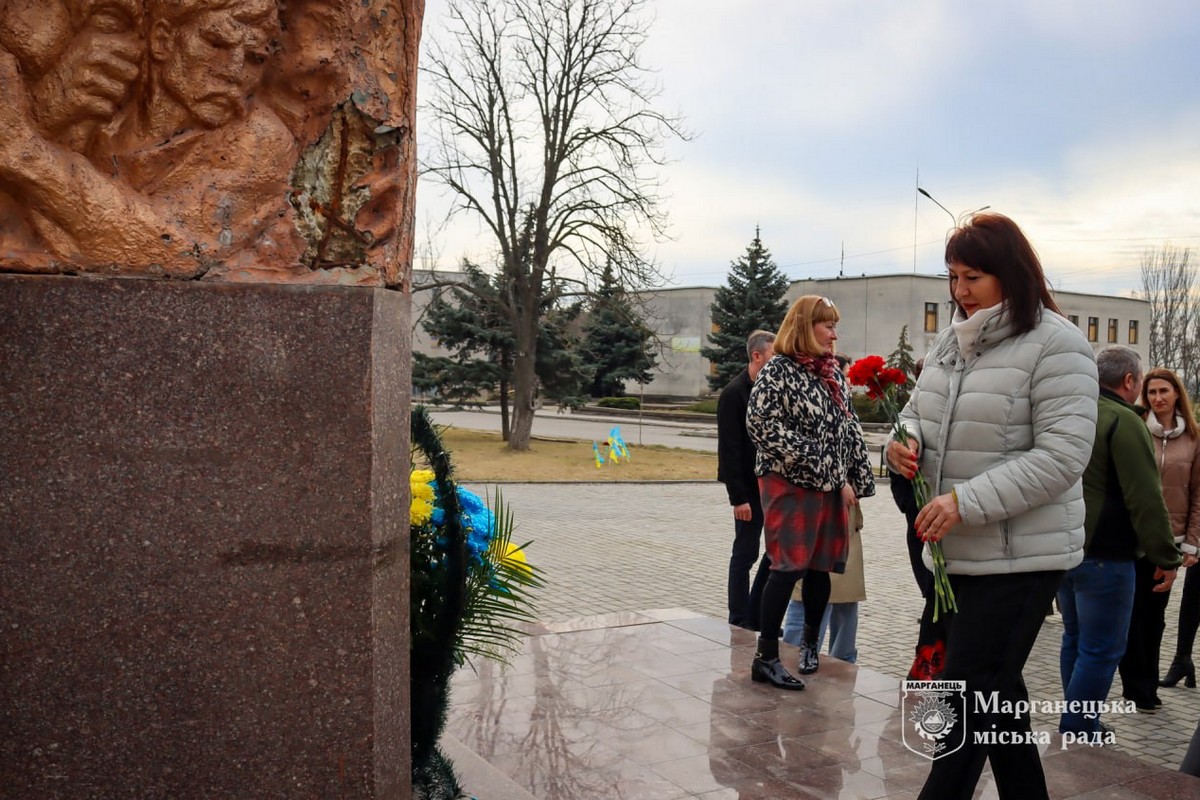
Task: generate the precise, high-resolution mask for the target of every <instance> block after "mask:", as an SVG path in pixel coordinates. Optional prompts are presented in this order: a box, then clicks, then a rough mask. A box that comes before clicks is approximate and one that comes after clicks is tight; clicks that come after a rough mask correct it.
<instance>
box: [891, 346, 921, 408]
mask: <svg viewBox="0 0 1200 800" xmlns="http://www.w3.org/2000/svg"><path fill="white" fill-rule="evenodd" d="M912 353H913V349H912V344H910V343H909V341H908V326H907V325H905V326H904V327H903V328H901V329H900V341H899V342H897V343H896V349H895V350H893V351H892V352H891V353H890V354H889V355H888V357H887V365H888V366H889V367H894V368H895V369H898V370H902V371H903V372H904V374H905V375H907V376H908V384H907V385H905V386H902V387H900V389H899V390H898V391H897V392H896V404H897V407H898V408H904V405H905V404H906V403H907V402H908V397H909V395H910V394H911V393H912V386H913V382H914V380H915V375H916V371H917V362H916V361H915V360H913V357H912Z"/></svg>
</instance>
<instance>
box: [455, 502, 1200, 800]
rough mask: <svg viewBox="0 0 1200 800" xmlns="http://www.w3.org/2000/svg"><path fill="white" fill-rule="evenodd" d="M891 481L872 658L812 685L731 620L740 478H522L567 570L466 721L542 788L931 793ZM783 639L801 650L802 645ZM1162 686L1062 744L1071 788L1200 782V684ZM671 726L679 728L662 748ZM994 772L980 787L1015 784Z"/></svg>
mask: <svg viewBox="0 0 1200 800" xmlns="http://www.w3.org/2000/svg"><path fill="white" fill-rule="evenodd" d="M473 488H476V489H480V488H484V487H473ZM880 488H881V494H880V496H877V497H874V498H868V499H866V500H864V501H863V510H864V515H865V517H866V526H865V532H864V551H865V565H866V573H867V593H868V599H867V601H865V602H864V603H863V604H861V606H860V623H859V631H858V645H859V662H858V666H857V668H856V667H853V666H850V665H845V664H842V663H841V662H838V661H836V660H834V659H831V658H827V657H824V656H823V657H822V663H821V670H820V671H819V672H818V673H817V674H816V675H813V676H810V678H809V679H808V688H807V689H805V690H804V691H802V692H782V691H779V690H776V689H774V688H772V687H768V686H764V685H762V684H754V683H752V682H751V681H750V678H749V665H750V661H751V659H752V658H753V651H754V646H755V634H754V633H753V632H751V631H745V630H743V629H740V628H735V627H731V626H728V625H726V624H725V623H724V622H723V620H724V618H725V614H726V612H725V608H724V606H725V597H724V594H725V590H724V587H725V579H726V575H725V573H726V569H727V563H728V551H729V546H730V543H731V539H732V530H731V526H730V525H729V523H728V518H729V511H728V501H727V498H726V496H725V493H724V489H723V488H722V487H721V486H720V484H717V483H716V482H712V483H694V484H624V485H612V484H605V485H596V484H591V485H589V484H575V485H563V484H556V485H546V484H543V485H536V486H535V485H524V484H511V485H506V486H505V489H504V491H505V498H506V501H508V502H509V503H511V504H512V506H513V509H514V513H515V514H516V517H517V522H518V526H519V532H518V535H519V537H520V538H521V539H522V540H525V539H532V540H533V544H532V545H531V546H530V548H529V550H528V556H529V558H530V560H531V561H532V562H533V563H535V564H536V565H537V566H538V567H539V568H541V569H542V570H543V571H544V572H545V573H546V575H547V576H549V577H550V578H551V580H549V581H548V585H547V587H546V589H545V590H544V591H543V592H541V593H540V598H539V599H540V601H541V612H540V617H541V622H540V623H539V624H537V625H532V626H529V628H528V630H529V631H530V633H531V637H530V639H529V640H527V641H526V642H525V643H524V644H523V645H522V648H521V651H520V652H519V653H518V654H517V655H515V656H514V657H513V663H512V665H511V666H510V667H509V668H507V669H505V670H501V669H499V668H497V667H494V666H492V665H489V664H486V663H484V664H479V665H476V671H475V672H470V671H469V670H463V671H460V672H459V674H457V675H456V676H455V679H454V687H453V693H452V702H453V704H454V706H453V708H452V710H451V715H450V720H449V724H448V728H449V729H450V730H451V731H452V732H453V733H454V735H455V736H457V737H458V738H459V739H461V740H462V741H463V742H464V744H466V745H467V746H469V747H471V748H472V749H473V750H475V751H476V752H478V753H480V754H481V755H485V757H489V758H490V759H495V760H496V761H498V762H499V763H500V764H502V765H504V771H505V772H506V774H510V775H513V776H514V779H515V780H517V781H518V783H521V785H523V786H526V788H530V786H536V787H540V789H541V790H544V791H534V790H533V789H530V791H532V792H533V793H534V794H535V796H537V797H539V798H551V799H553V798H557V797H572V798H587V797H600V796H604V797H613V796H628V797H647V798H658V797H662V798H666V800H675V798H676V797H705V798H711V800H716V799H717V798H723V797H730V798H739V800H751V799H752V798H757V797H809V796H824V797H834V796H838V795H839V794H841V795H842V796H862V797H895V798H904V797H913V796H915V792H916V790H918V789H919V787H920V786H921V785H922V784H923V782H924V779H925V775H926V774H927V773H928V768H929V766H928V762H926V761H924V759H922V758H920V757H918V756H915V755H913V754H911V753H907V752H900V751H899V748H900V747H902V736H901V726H902V721H901V720H900V718H899V711H898V706H899V701H900V692H899V681H900V678H902V677H903V675H904V674H905V672H906V671H907V669H908V665H909V662H910V661H911V658H912V653H913V644H914V643H915V640H916V630H917V617H918V615H919V613H920V608H921V600H920V597H919V596H918V595H917V592H916V587H915V584H914V582H913V579H912V574H911V571H910V569H909V566H908V561H907V555H906V553H905V550H904V542H903V533H904V531H903V519H902V518H901V517H900V515H899V513H898V512H897V511H896V510H895V508H894V507H893V506H892V504H891V500H890V497H889V496H888V493H887V491H886V486H883V485H881V487H880ZM614 509H619V512H620V513H619V519H620V520H621V522H622V524H620V525H616V526H611V527H610V528H607V529H605V531H604V535H598V534H597V529H596V527H595V522H594V521H595V520H597V519H609V518H612V517H613V513H614ZM1179 594H1180V593H1179V592H1174V593H1172V596H1171V599H1170V605H1169V607H1168V610H1167V631H1166V634H1165V637H1164V651H1166V650H1167V649H1168V648H1169V647H1171V646H1173V643H1174V638H1175V629H1176V625H1177V618H1178V598H1179ZM1061 635H1062V628H1061V623H1060V621H1059V620H1058V619H1057V617H1056V616H1051V617H1049V618H1048V619H1047V621H1046V624H1045V625H1044V626H1043V628H1042V631H1041V633H1040V635H1039V637H1038V640H1037V643H1036V645H1035V647H1034V650H1033V653H1032V655H1031V656H1030V659H1029V662H1028V664H1027V666H1026V671H1025V677H1026V684H1027V686H1028V687H1029V691H1030V695H1031V697H1032V698H1034V699H1041V700H1057V699H1059V698H1060V697H1061V686H1060V685H1059V677H1058V645H1059V641H1060V639H1061ZM781 650H782V652H781V657H783V658H784V659H785V664H789V665H790V664H792V662H793V661H794V660H795V659H796V657H797V656H796V650H795V648H790V647H787V646H785V647H783V648H781ZM1120 692H1121V686H1120V680H1119V678H1118V679H1117V680H1116V681H1115V682H1114V687H1113V691H1112V697H1111V699H1116V698H1119V697H1120ZM1160 694H1161V696H1162V698H1163V700H1164V703H1165V706H1164V708H1163V710H1162V711H1160V713H1158V714H1154V715H1144V714H1112V715H1108V716H1106V722H1107V723H1108V724H1110V725H1112V726H1113V727H1114V728H1115V730H1116V734H1117V744H1116V746H1115V747H1112V748H1103V749H1099V750H1095V751H1093V752H1092V753H1090V754H1089V753H1087V752H1083V753H1082V754H1077V753H1076V751H1075V750H1071V751H1068V752H1062V751H1060V750H1058V749H1057V746H1056V745H1051V746H1050V747H1049V748H1046V749H1045V752H1044V753H1043V762H1044V764H1045V766H1046V770H1047V775H1048V780H1049V782H1050V785H1051V789H1052V796H1054V797H1067V796H1083V797H1088V798H1091V800H1104V798H1111V800H1129V798H1134V797H1142V796H1145V797H1166V798H1174V797H1200V790H1198V788H1197V787H1200V781H1198V780H1197V779H1194V778H1191V777H1190V776H1183V775H1179V774H1178V773H1177V772H1175V771H1174V768H1175V767H1176V766H1177V765H1178V763H1179V761H1180V760H1181V759H1182V757H1183V753H1184V752H1185V751H1186V749H1187V746H1188V743H1189V741H1190V738H1191V735H1192V732H1193V731H1194V730H1195V727H1196V720H1197V719H1200V691H1198V690H1194V689H1192V690H1189V689H1185V688H1183V687H1179V688H1175V689H1162V690H1161V692H1160ZM848 721H849V722H848ZM655 726H659V727H657V728H655ZM1034 727H1035V729H1036V730H1047V731H1052V730H1054V729H1055V728H1056V727H1057V718H1056V717H1055V716H1054V715H1041V714H1039V715H1034ZM653 730H661V731H663V734H662V736H663V739H662V742H661V746H660V747H659V748H658V749H657V750H653V749H652V745H651V744H650V742H651V741H652V740H653V739H654V735H653V734H652V733H651V731H653ZM842 737H844V740H845V746H844V747H843V746H842ZM693 745H696V746H700V747H701V748H702V750H701V751H695V752H693V751H692V750H691V749H690V748H692V747H693ZM703 748H707V750H706V751H705V750H704V749H703ZM699 753H704V754H699ZM1122 754H1124V755H1128V756H1133V757H1134V758H1135V759H1141V760H1140V761H1138V760H1129V759H1124V758H1123V755H1122ZM660 756H662V758H660ZM554 759H559V760H561V762H562V763H560V764H557V766H555V762H554ZM639 759H640V761H639ZM646 761H653V762H654V763H651V764H646V763H640V762H646ZM620 764H624V765H627V767H628V771H627V772H622V771H621V768H620V767H619V766H618V765H620ZM1160 765H1164V766H1166V767H1167V769H1162V767H1161V766H1160ZM702 768H703V769H702ZM556 770H557V771H558V772H561V773H563V774H557V773H556V772H555V771H556ZM693 770H694V771H693ZM521 774H524V775H525V776H526V778H525V779H524V780H521V779H519V778H518V776H519V775H521ZM705 774H707V777H704V776H705ZM987 775H988V773H985V779H984V780H983V781H981V784H980V787H979V790H978V792H977V796H979V797H994V796H995V787H994V784H992V782H991V779H990V777H986V776H987ZM604 780H607V781H609V782H608V783H607V784H606V785H605V784H604ZM839 781H841V783H840V788H839ZM613 786H620V787H622V791H628V794H627V795H626V794H621V795H617V794H614V793H613V791H612V787H613ZM1150 789H1152V790H1153V791H1149V790H1150ZM572 792H575V793H572ZM879 792H883V793H882V794H879ZM823 793H824V794H823ZM1067 793H1070V794H1067ZM1106 793H1107V794H1106ZM1131 793H1132V794H1131Z"/></svg>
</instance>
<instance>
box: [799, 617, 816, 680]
mask: <svg viewBox="0 0 1200 800" xmlns="http://www.w3.org/2000/svg"><path fill="white" fill-rule="evenodd" d="M817 644H818V643H817V626H816V625H809V624H808V623H807V622H806V623H804V637H803V639H802V640H801V642H800V674H801V675H811V674H813V673H814V672H816V671H817V668H818V667H819V666H821V664H820V661H819V659H818V658H817Z"/></svg>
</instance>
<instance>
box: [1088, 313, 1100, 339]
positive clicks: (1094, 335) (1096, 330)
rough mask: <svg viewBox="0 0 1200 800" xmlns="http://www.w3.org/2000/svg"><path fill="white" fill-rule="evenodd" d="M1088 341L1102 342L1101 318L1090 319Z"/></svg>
mask: <svg viewBox="0 0 1200 800" xmlns="http://www.w3.org/2000/svg"><path fill="white" fill-rule="evenodd" d="M1088 341H1089V342H1098V341H1100V318H1099V317H1088Z"/></svg>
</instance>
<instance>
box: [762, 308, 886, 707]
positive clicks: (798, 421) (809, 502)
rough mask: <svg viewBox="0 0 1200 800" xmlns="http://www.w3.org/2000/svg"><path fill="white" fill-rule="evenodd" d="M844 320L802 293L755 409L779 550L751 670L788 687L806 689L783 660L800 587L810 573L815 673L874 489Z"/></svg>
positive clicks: (767, 503)
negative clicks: (858, 510) (848, 367)
mask: <svg viewBox="0 0 1200 800" xmlns="http://www.w3.org/2000/svg"><path fill="white" fill-rule="evenodd" d="M840 317H841V315H840V314H839V313H838V310H837V307H836V306H834V304H833V301H831V300H830V299H829V298H827V297H817V296H815V295H805V296H803V297H800V298H797V299H796V302H794V303H792V307H791V308H790V309H788V313H787V316H786V317H784V319H783V325H782V326H780V329H779V333H778V335H777V336H776V337H775V356H774V357H773V358H772V359H771V360H770V361H768V362H767V363H766V365H765V366H763V368H762V370H761V371H760V372H759V373H758V380H756V381H755V382H754V388H753V389H752V390H751V392H750V405H749V407H748V408H747V409H746V431H747V433H749V434H750V438H751V440H753V442H754V446H755V448H756V449H757V456H756V460H755V468H754V471H755V474H757V475H758V487H759V494H760V496H761V498H762V506H763V533H764V535H765V537H764V538H765V540H766V548H767V553H768V554H769V555H770V557H771V575H770V577H769V578H768V579H767V585H766V587H765V588H764V589H763V595H762V618H761V623H762V633H761V635H760V636H759V637H758V651H757V652H756V653H755V656H754V664H753V666H752V667H751V670H750V677H751V678H752V679H753V680H755V681H759V682H764V683H770V684H771V685H773V686H777V687H779V688H781V689H803V688H804V681H803V680H801V679H799V678H796V677H794V676H793V675H791V674H790V673H789V672H788V671H787V670H786V669H785V668H784V667H783V665H782V663H780V661H779V626H780V624H781V623H782V622H783V615H784V612H785V611H786V609H787V605H788V601H789V600H790V599H791V595H792V587H793V586H795V584H796V581H797V580H799V579H800V578H801V577H804V586H803V589H802V594H803V598H804V619H805V620H811V621H812V623H813V624H809V623H807V622H806V624H805V626H804V634H803V640H802V643H801V647H800V672H801V674H805V675H807V674H810V673H813V672H816V671H817V666H818V661H817V645H818V640H817V625H816V623H817V622H819V621H820V619H821V617H822V616H823V615H824V614H825V607H826V605H828V603H829V573H830V572H837V573H841V572H844V571H845V569H846V553H847V550H848V547H849V540H850V513H849V508H850V506H852V505H856V504H857V503H858V498H860V497H868V496H870V495H873V494H875V479H874V476H873V475H872V473H871V464H870V460H869V457H868V456H867V445H866V442H864V441H863V435H862V427H861V426H860V425H859V423H858V417H857V416H856V415H855V413H854V406H853V405H852V404H851V402H850V385H849V384H848V383H847V382H846V378H845V376H844V375H843V374H842V370H841V366H840V365H839V364H838V361H837V359H836V358H835V357H834V346H835V344H836V342H837V338H838V337H837V323H838V320H839V319H840Z"/></svg>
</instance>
